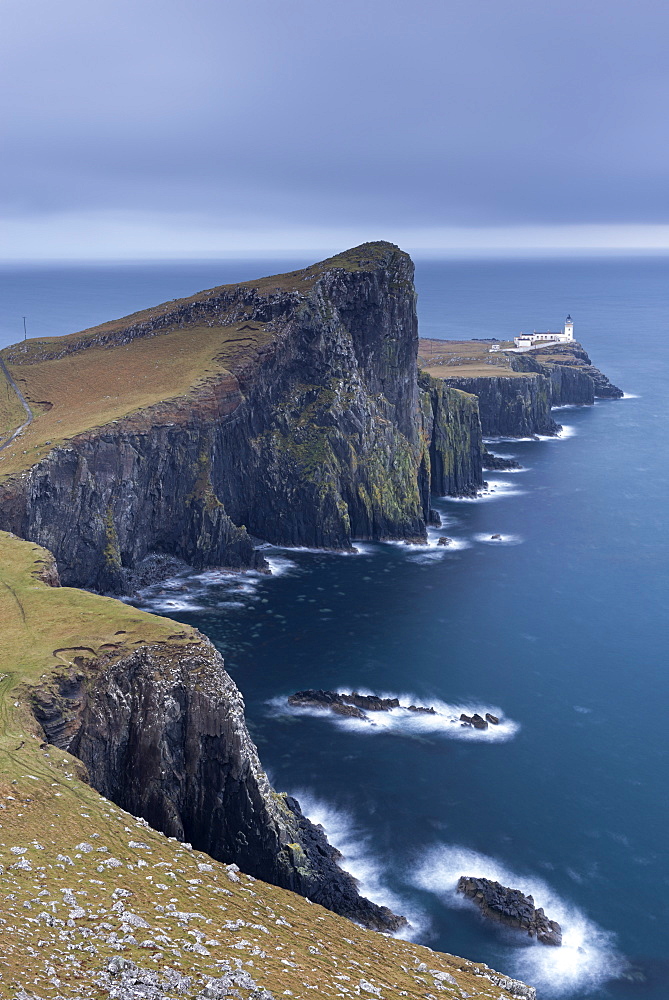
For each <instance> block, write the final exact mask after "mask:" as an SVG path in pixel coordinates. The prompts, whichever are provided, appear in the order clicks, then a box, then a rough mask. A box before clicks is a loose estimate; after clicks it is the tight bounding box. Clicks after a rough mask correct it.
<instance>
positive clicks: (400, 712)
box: [267, 687, 520, 743]
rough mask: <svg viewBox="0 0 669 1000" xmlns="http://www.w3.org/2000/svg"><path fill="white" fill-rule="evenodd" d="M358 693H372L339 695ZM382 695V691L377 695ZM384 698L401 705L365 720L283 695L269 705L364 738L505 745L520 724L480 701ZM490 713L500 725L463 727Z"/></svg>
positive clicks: (342, 689)
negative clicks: (419, 709) (466, 721)
mask: <svg viewBox="0 0 669 1000" xmlns="http://www.w3.org/2000/svg"><path fill="white" fill-rule="evenodd" d="M353 690H357V692H358V694H372V692H371V691H365V690H364V689H362V690H361V689H360V688H352V687H348V688H346V687H340V688H339V689H338V693H339V694H350V693H351V691H353ZM377 693H378V692H377ZM379 697H381V698H397V699H398V700H399V702H400V707H399V708H390V709H385V710H382V711H378V712H377V711H366V712H365V718H364V719H356V718H350V717H349V716H345V715H338V714H337V713H336V712H333V711H332V710H331V709H329V708H325V707H324V708H314V707H311V706H307V705H289V704H288V699H287V697H286V696H285V695H284V696H282V697H281V696H280V697H277V698H272V699H270V701H268V702H267V704H268V705H269V706H270V711H271V714H272V715H279V716H281V715H282V716H287V715H288V716H289V715H292V716H300V715H303V716H311V717H312V718H318V719H324V720H325V721H327V722H330V723H332V724H333V725H335V726H337V728H339V729H345V730H347V731H349V732H352V733H357V734H359V735H362V736H378V735H380V734H382V733H392V734H393V735H398V736H408V737H421V736H433V735H435V736H441V737H443V738H445V739H453V740H470V741H473V742H480V743H504V742H506V741H507V740H510V739H513V737H514V736H515V735H516V733H517V732H518V730H519V729H520V725H519V723H517V722H514V721H513V719H507V718H505V717H504V713H503V712H502V710H501V708H498V707H497V706H496V705H490V704H487V705H486V704H483V703H478V702H467V703H464V704H460V705H449V704H448V703H447V702H444V701H441V700H439V699H434V700H433V699H430V700H427V701H426V700H425V698H420V697H419V696H417V695H414V694H395V693H392V692H383V693H381V694H380V695H379ZM409 705H420V706H422V707H423V708H433V709H434V713H432V712H412V711H410V710H409ZM486 712H490V713H491V714H492V715H495V716H496V717H497V718H498V719H499V724H498V725H496V726H495V725H492V724H490V725H489V726H488V728H487V729H474V727H473V726H467V725H463V724H462V723H461V722H460V715H461V714H463V713H464V714H465V715H468V716H470V717H471V716H472V715H474V714H476V713H477V714H478V715H481V716H483V718H485V714H486Z"/></svg>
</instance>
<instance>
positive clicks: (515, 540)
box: [474, 531, 523, 545]
mask: <svg viewBox="0 0 669 1000" xmlns="http://www.w3.org/2000/svg"><path fill="white" fill-rule="evenodd" d="M495 534H499V536H500V537H499V538H494V537H493V536H492V535H489V534H487V532H485V531H479V532H477V533H476V534H475V535H474V538H475V539H476V541H477V542H482V543H483V544H484V545H520V544H521V543H522V541H523V539H522V538H521V536H520V535H504V534H502V533H501V532H495Z"/></svg>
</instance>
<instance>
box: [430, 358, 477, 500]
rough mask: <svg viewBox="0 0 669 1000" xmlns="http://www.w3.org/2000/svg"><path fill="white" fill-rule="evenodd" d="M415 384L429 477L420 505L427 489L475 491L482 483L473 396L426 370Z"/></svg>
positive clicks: (449, 492) (445, 492) (443, 493)
mask: <svg viewBox="0 0 669 1000" xmlns="http://www.w3.org/2000/svg"><path fill="white" fill-rule="evenodd" d="M419 386H420V388H421V395H422V397H423V424H422V426H423V433H424V436H425V441H426V445H427V454H428V456H429V477H427V476H426V477H424V485H423V489H424V501H423V503H424V506H427V504H428V502H429V494H430V493H432V494H437V495H438V496H448V495H451V496H466V495H472V494H475V493H476V491H477V489H479V488H480V487H481V486H482V485H483V473H482V461H483V442H482V437H481V421H480V419H479V404H478V400H477V399H476V396H474V395H471V394H470V393H468V392H462V391H460V390H459V389H453V388H449V387H448V386H447V385H445V384H444V382H443V381H442V380H441V379H437V378H433V377H432V376H431V375H428V374H427V373H426V372H421V374H420V377H419ZM428 480H429V481H428Z"/></svg>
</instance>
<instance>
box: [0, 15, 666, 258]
mask: <svg viewBox="0 0 669 1000" xmlns="http://www.w3.org/2000/svg"><path fill="white" fill-rule="evenodd" d="M0 94H2V95H3V96H2V106H1V111H0V122H1V125H0V127H1V129H2V137H3V142H2V145H3V150H4V153H3V156H2V157H1V158H0V259H5V260H12V259H13V260H20V259H30V258H37V259H40V258H41V259H44V258H61V259H63V258H82V257H92V258H99V259H112V258H128V259H134V258H143V257H154V258H155V257H198V256H201V257H207V256H225V255H235V254H239V253H253V252H258V253H264V252H267V251H272V252H277V253H280V252H284V251H285V252H286V253H289V252H291V251H294V250H300V251H302V250H310V249H312V248H319V249H320V248H326V249H328V248H332V249H337V248H340V249H341V248H343V247H345V246H350V245H353V244H355V243H360V242H362V241H364V240H368V239H388V240H391V241H392V242H395V243H399V244H401V245H402V246H405V247H406V248H407V249H420V248H422V249H424V250H425V251H428V252H429V251H432V252H438V251H440V250H444V249H457V248H463V249H465V250H470V251H472V252H475V251H477V250H480V249H485V248H493V249H498V250H500V251H502V250H505V249H513V248H523V247H529V248H542V247H548V248H551V247H552V248H555V249H565V248H569V247H582V248H588V247H596V248H600V249H616V248H623V249H624V248H631V249H643V248H645V247H648V248H655V249H659V250H665V249H669V184H667V174H668V167H669V128H668V127H667V122H668V121H669V113H668V112H669V5H667V4H666V3H665V2H662V0H653V2H651V0H559V2H558V0H357V2H352V0H309V2H306V0H191V2H190V3H186V2H185V0H94V2H91V0H59V2H58V3H54V2H53V0H0Z"/></svg>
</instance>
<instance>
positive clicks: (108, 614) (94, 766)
mask: <svg viewBox="0 0 669 1000" xmlns="http://www.w3.org/2000/svg"><path fill="white" fill-rule="evenodd" d="M58 583H59V581H58V574H57V570H56V566H55V563H54V561H53V558H52V557H51V555H50V554H49V553H48V552H46V551H45V550H44V549H42V548H40V547H39V546H36V545H34V544H32V543H30V542H26V541H23V540H21V539H18V538H16V537H14V536H12V535H10V534H7V533H5V532H0V618H1V620H2V623H3V654H4V656H3V664H2V668H3V673H2V674H0V827H1V828H2V843H1V844H0V887H2V889H3V890H4V891H3V909H2V962H1V963H0V997H2V998H3V1000H45V998H46V997H47V996H48V997H51V998H55V1000H59V998H62V1000H65V998H67V1000H81V998H83V997H85V998H87V1000H88V998H91V1000H93V998H100V1000H102V998H105V997H117V998H119V1000H125V998H127V997H131V996H143V997H151V998H153V1000H168V998H173V997H175V996H181V997H185V998H191V1000H204V998H205V997H208V998H216V997H220V998H224V997H229V996H231V995H234V996H237V997H242V998H245V1000H246V998H248V1000H251V998H254V1000H274V998H275V997H278V996H282V995H284V993H290V995H293V996H303V995H305V993H304V991H305V990H306V989H309V990H314V991H315V992H317V993H318V994H323V993H336V992H341V983H342V980H344V981H347V982H348V983H349V985H350V987H351V991H352V992H360V991H361V990H364V991H366V992H368V993H372V994H374V993H378V994H379V995H381V993H383V995H384V996H388V997H395V996H409V997H426V996H427V995H428V994H430V993H431V992H433V991H435V990H440V991H442V990H443V993H444V995H445V996H447V997H449V996H452V997H458V996H462V995H464V993H466V994H467V995H468V996H471V997H481V998H483V997H487V996H489V994H490V989H491V986H493V985H494V986H495V987H496V989H495V996H497V995H498V992H499V996H500V997H503V998H504V1000H512V998H513V997H528V998H530V1000H531V998H533V997H534V991H533V990H532V989H531V987H527V986H525V985H524V984H523V983H520V982H517V981H515V980H512V979H509V978H508V977H506V976H503V975H499V974H498V973H495V972H493V971H492V970H491V969H488V967H487V966H485V965H481V964H477V963H473V962H469V961H467V960H465V959H459V958H455V957H453V956H449V955H443V954H439V953H435V952H432V951H430V949H428V948H422V947H420V946H418V945H414V944H411V943H410V942H407V941H401V940H396V939H394V938H392V937H388V936H386V935H379V934H374V933H372V932H371V931H369V930H364V929H362V928H361V927H359V926H356V924H354V923H351V922H350V921H349V920H344V919H343V918H342V917H341V916H338V915H337V914H336V913H334V912H330V910H331V909H335V910H339V912H343V913H347V914H348V915H349V916H352V917H355V918H356V919H357V920H358V922H366V923H368V924H369V925H370V926H372V927H379V928H384V929H386V930H387V929H391V928H392V927H396V926H397V925H398V921H397V918H394V917H393V915H392V914H390V912H389V911H388V910H386V909H385V908H383V907H378V906H375V904H373V903H370V902H369V901H367V900H364V899H361V897H359V896H357V892H356V887H355V882H354V880H353V879H352V878H351V877H350V876H348V875H347V874H346V873H345V872H342V870H341V869H339V868H338V866H337V865H336V852H334V851H333V849H332V848H331V847H330V845H328V844H327V841H326V840H325V837H324V835H323V832H322V830H321V829H320V828H318V827H313V826H312V825H311V824H310V823H309V822H308V820H306V819H305V818H304V817H302V816H301V814H300V812H299V808H298V807H297V805H296V803H295V802H294V801H292V800H290V799H288V798H287V797H285V796H282V795H278V794H277V793H276V792H274V791H273V790H272V788H271V787H270V785H269V783H268V781H267V778H266V776H265V775H264V773H263V771H262V768H261V767H260V764H259V761H258V758H257V754H256V751H255V747H254V746H253V744H252V742H251V740H250V738H249V735H248V732H247V730H246V726H245V724H244V719H243V705H242V700H241V697H240V695H239V692H238V691H237V689H236V687H235V685H234V684H233V682H232V681H231V680H230V678H229V677H228V675H227V674H226V673H225V671H224V669H223V665H222V661H221V658H220V656H219V655H218V653H216V651H215V650H214V649H213V648H212V647H211V646H210V644H209V643H208V642H207V640H206V639H204V638H203V637H202V636H201V635H200V634H199V633H198V632H197V631H196V630H194V629H191V628H188V627H185V626H177V625H175V623H174V622H173V621H170V620H168V619H164V618H159V617H156V616H155V615H149V614H146V613H144V612H140V611H137V610H136V609H135V608H132V607H130V606H127V605H125V604H123V603H120V602H118V601H116V600H114V599H112V598H107V597H100V596H98V595H94V594H90V593H86V592H84V591H80V590H75V589H72V588H67V587H60V586H58ZM138 814H139V815H138ZM144 817H148V818H149V819H150V821H151V822H147V818H144ZM151 823H153V824H155V825H156V826H159V827H160V828H161V830H162V832H158V831H157V830H156V829H154V828H152V825H151ZM186 837H190V838H192V842H193V845H191V843H188V842H183V841H184V838H186ZM205 851H206V852H207V853H203V852H205ZM231 853H232V854H234V856H235V857H236V858H237V859H238V860H239V862H240V865H241V864H242V863H243V864H244V865H245V866H248V867H247V868H246V870H244V871H240V865H238V864H235V863H230V862H229V858H230V857H231ZM226 862H228V863H226ZM253 871H256V872H260V873H262V875H263V876H264V877H266V878H267V877H272V879H273V881H274V882H275V883H277V882H278V883H279V884H283V885H289V886H290V887H291V888H295V889H297V890H298V891H300V892H303V893H304V894H305V895H307V896H309V897H311V898H313V899H316V900H318V901H320V902H323V903H325V904H326V905H327V906H328V907H329V908H330V909H323V908H322V907H321V906H319V905H316V904H312V903H310V902H309V899H304V898H302V897H301V896H299V895H296V894H295V893H294V892H288V891H286V890H285V889H283V888H280V887H277V885H276V884H274V885H270V884H268V883H266V882H265V881H261V880H260V879H257V878H254V877H253V875H252V872H253ZM335 897H338V898H335Z"/></svg>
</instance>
